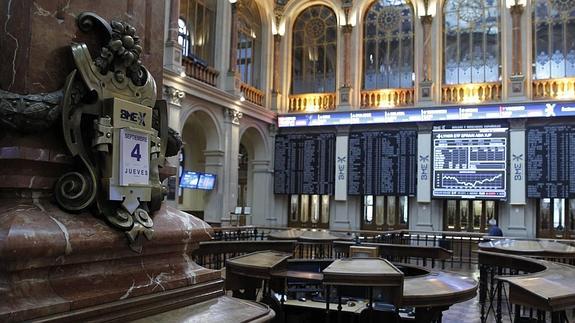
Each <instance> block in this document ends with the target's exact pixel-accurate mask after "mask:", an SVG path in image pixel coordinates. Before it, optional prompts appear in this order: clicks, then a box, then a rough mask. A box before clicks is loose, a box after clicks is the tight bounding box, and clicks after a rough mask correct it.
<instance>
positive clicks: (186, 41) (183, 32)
mask: <svg viewBox="0 0 575 323" xmlns="http://www.w3.org/2000/svg"><path fill="white" fill-rule="evenodd" d="M178 44H180V45H181V46H182V53H184V55H188V53H189V51H190V32H189V31H188V24H187V23H186V21H185V20H184V19H182V18H180V19H178Z"/></svg>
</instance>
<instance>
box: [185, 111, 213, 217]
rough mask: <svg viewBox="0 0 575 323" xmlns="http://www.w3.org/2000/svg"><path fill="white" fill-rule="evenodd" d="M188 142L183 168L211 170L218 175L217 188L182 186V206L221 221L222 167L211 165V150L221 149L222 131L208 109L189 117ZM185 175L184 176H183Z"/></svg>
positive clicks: (202, 215) (195, 213) (186, 124)
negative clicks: (219, 183) (217, 197)
mask: <svg viewBox="0 0 575 323" xmlns="http://www.w3.org/2000/svg"><path fill="white" fill-rule="evenodd" d="M182 140H183V142H184V145H183V147H182V151H181V155H180V167H181V172H186V171H191V172H197V173H211V174H215V175H216V183H215V186H214V189H213V190H204V189H196V188H194V189H191V188H180V187H178V208H179V209H181V210H184V211H186V212H188V213H191V214H194V215H195V216H197V217H200V218H202V219H204V220H206V221H208V222H217V221H219V219H220V217H221V210H220V209H221V205H220V206H219V208H220V209H218V205H219V204H220V203H217V201H216V198H215V197H216V196H217V195H218V194H220V195H221V193H219V191H220V190H221V188H220V187H219V185H218V182H221V179H220V178H219V173H220V171H219V169H217V168H214V167H213V166H211V165H212V164H218V163H210V162H209V160H208V159H209V158H210V152H213V151H218V150H219V132H218V129H217V124H216V122H215V121H214V119H213V118H212V116H211V115H209V114H208V113H207V112H205V111H203V110H198V111H195V112H192V113H190V114H189V115H188V117H187V118H186V120H185V122H184V125H183V127H182ZM180 179H181V178H180Z"/></svg>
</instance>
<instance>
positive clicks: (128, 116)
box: [120, 109, 146, 127]
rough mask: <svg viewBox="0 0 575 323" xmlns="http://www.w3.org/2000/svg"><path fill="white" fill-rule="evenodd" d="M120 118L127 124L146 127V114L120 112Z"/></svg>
mask: <svg viewBox="0 0 575 323" xmlns="http://www.w3.org/2000/svg"><path fill="white" fill-rule="evenodd" d="M120 118H122V119H123V120H126V121H128V122H133V123H136V124H138V125H140V126H142V127H145V126H146V113H145V112H130V111H128V110H124V109H121V110H120Z"/></svg>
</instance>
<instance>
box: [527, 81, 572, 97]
mask: <svg viewBox="0 0 575 323" xmlns="http://www.w3.org/2000/svg"><path fill="white" fill-rule="evenodd" d="M573 97H575V78H563V79H548V80H533V99H567V98H573Z"/></svg>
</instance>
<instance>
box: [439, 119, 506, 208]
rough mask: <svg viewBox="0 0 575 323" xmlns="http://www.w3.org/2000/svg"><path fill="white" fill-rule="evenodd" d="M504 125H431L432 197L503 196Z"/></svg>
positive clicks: (504, 171) (488, 197)
mask: <svg viewBox="0 0 575 323" xmlns="http://www.w3.org/2000/svg"><path fill="white" fill-rule="evenodd" d="M507 130H508V128H507V127H505V126H504V125H500V124H496V125H488V124H483V125H453V126H435V127H434V128H433V132H432V136H433V154H432V156H433V191H432V193H433V197H434V198H468V199H481V198H483V199H500V200H504V199H506V198H507V186H506V184H507V178H506V176H507V149H508V147H507V136H508V131H507Z"/></svg>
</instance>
